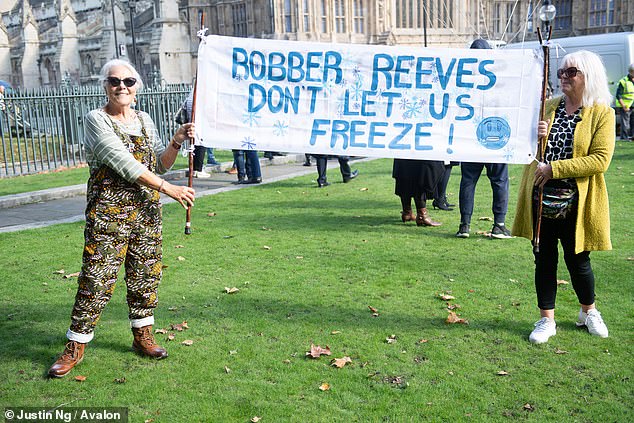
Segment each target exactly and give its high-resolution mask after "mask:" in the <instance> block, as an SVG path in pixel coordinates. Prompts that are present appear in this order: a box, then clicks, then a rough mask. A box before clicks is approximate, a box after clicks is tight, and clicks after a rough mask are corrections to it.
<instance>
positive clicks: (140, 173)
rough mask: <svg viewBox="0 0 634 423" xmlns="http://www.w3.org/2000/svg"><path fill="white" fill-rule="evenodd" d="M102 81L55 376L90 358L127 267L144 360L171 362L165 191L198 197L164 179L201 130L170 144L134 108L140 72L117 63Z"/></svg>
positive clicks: (90, 129) (88, 142)
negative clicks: (157, 322) (157, 317)
mask: <svg viewBox="0 0 634 423" xmlns="http://www.w3.org/2000/svg"><path fill="white" fill-rule="evenodd" d="M100 81H101V83H102V85H103V88H104V90H105V92H106V96H107V98H108V101H107V103H106V105H105V106H103V108H100V109H96V110H93V111H91V112H89V113H88V114H87V115H86V117H85V120H84V122H85V128H86V139H85V140H84V141H85V142H84V146H85V148H86V159H87V162H88V164H89V166H90V177H89V179H88V187H87V193H86V197H87V205H86V225H85V229H84V239H85V244H84V253H83V261H82V267H81V272H80V274H79V278H78V280H77V283H78V286H77V294H76V295H75V305H74V307H73V311H72V314H71V325H70V329H68V332H67V333H66V337H67V338H68V343H67V344H66V347H65V348H64V352H63V353H62V355H61V356H60V357H59V358H58V359H57V360H56V361H55V363H54V364H53V366H51V368H50V369H49V371H48V374H49V376H51V377H63V376H65V375H66V374H68V373H69V372H70V371H71V370H72V369H73V367H75V366H76V365H77V364H79V363H80V362H81V361H82V359H83V358H84V349H85V346H86V344H87V343H88V342H90V341H91V340H92V339H93V336H94V330H95V326H96V325H97V321H98V320H99V317H100V316H101V312H102V311H103V309H104V307H105V306H106V304H108V302H109V301H110V298H111V297H112V294H113V292H114V288H115V283H116V281H117V274H118V273H119V269H120V267H121V265H122V264H124V263H125V282H126V286H127V302H128V308H129V314H128V317H129V319H130V326H131V328H132V334H133V338H134V340H133V342H132V347H133V349H134V350H135V351H137V352H138V353H140V354H142V355H146V356H150V357H154V358H156V359H161V358H164V357H167V351H165V349H164V348H162V347H160V346H159V345H157V344H156V342H155V340H154V334H153V331H152V325H153V324H154V309H155V308H156V306H157V305H158V296H157V294H158V285H159V283H160V281H161V276H162V268H163V266H162V262H161V261H162V216H161V204H160V202H159V199H160V195H159V193H163V194H166V195H167V196H169V197H171V198H173V199H174V200H176V201H177V202H178V203H180V204H181V205H182V206H183V207H185V208H186V207H187V206H192V205H193V204H194V198H195V192H194V190H193V189H192V188H188V187H186V186H178V185H172V184H171V183H169V182H168V181H166V180H165V179H162V178H161V177H159V176H158V175H157V173H159V174H160V173H164V172H165V171H167V170H168V169H169V168H170V167H171V166H172V165H173V164H174V160H175V159H176V156H177V154H178V151H179V150H180V148H181V144H182V143H183V142H184V141H185V139H187V138H193V137H194V125H193V124H191V123H186V124H184V125H183V126H181V127H180V128H178V130H177V131H176V134H175V135H174V137H173V138H172V139H171V141H170V142H169V144H168V145H167V146H165V145H164V144H163V142H162V141H161V139H160V138H159V137H158V133H157V131H156V127H155V125H154V122H152V119H151V118H150V116H149V115H148V114H147V113H145V112H141V111H135V110H133V109H132V108H131V104H132V103H133V102H135V97H136V93H137V91H138V90H140V89H142V87H143V82H142V81H141V77H140V76H139V74H138V72H137V71H136V69H135V68H134V67H133V66H132V65H131V64H130V63H128V62H126V61H123V60H118V59H115V60H111V61H109V62H107V63H106V64H105V65H104V66H103V68H102V69H101V75H100Z"/></svg>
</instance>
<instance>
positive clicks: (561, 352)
mask: <svg viewBox="0 0 634 423" xmlns="http://www.w3.org/2000/svg"><path fill="white" fill-rule="evenodd" d="M555 354H568V351H564V350H560V349H559V348H557V349H556V350H555Z"/></svg>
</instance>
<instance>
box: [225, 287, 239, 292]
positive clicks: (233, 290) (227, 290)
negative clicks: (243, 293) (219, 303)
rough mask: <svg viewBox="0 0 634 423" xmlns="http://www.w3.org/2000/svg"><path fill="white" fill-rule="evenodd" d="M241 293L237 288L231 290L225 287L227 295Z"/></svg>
mask: <svg viewBox="0 0 634 423" xmlns="http://www.w3.org/2000/svg"><path fill="white" fill-rule="evenodd" d="M238 291H240V290H239V289H238V288H236V287H235V286H234V287H233V288H229V287H226V286H225V292H226V293H227V294H235V293H236V292H238Z"/></svg>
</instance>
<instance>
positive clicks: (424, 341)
mask: <svg viewBox="0 0 634 423" xmlns="http://www.w3.org/2000/svg"><path fill="white" fill-rule="evenodd" d="M428 342H429V341H428V340H426V339H421V340H420V341H418V343H419V344H426V343H428Z"/></svg>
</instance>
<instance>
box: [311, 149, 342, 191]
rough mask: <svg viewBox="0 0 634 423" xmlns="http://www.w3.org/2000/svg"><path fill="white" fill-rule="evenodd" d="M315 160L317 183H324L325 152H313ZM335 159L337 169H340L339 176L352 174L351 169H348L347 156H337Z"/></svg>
mask: <svg viewBox="0 0 634 423" xmlns="http://www.w3.org/2000/svg"><path fill="white" fill-rule="evenodd" d="M313 157H315V160H316V161H317V174H318V177H317V183H318V184H324V183H326V169H327V167H328V156H327V155H325V154H313ZM337 160H339V170H340V171H341V176H342V177H343V178H344V179H346V178H349V177H350V175H352V170H351V169H350V164H349V163H348V162H349V161H350V157H348V156H337Z"/></svg>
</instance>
